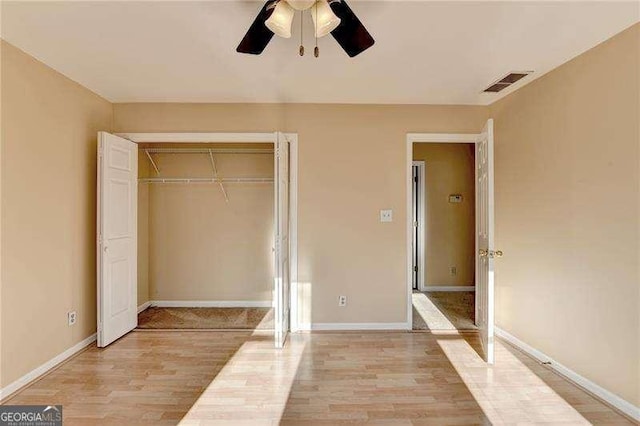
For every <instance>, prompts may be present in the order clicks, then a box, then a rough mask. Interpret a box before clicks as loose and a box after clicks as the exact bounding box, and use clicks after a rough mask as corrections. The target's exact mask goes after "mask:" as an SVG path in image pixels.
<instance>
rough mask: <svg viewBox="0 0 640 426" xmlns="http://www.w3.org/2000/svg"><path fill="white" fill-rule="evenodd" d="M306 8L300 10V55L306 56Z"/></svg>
mask: <svg viewBox="0 0 640 426" xmlns="http://www.w3.org/2000/svg"><path fill="white" fill-rule="evenodd" d="M303 24H304V10H301V11H300V56H304V40H303V37H304V31H303V29H304V27H303Z"/></svg>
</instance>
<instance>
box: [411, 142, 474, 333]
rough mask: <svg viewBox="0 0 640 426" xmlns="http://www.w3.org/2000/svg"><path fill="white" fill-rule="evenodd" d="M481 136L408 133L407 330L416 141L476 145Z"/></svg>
mask: <svg viewBox="0 0 640 426" xmlns="http://www.w3.org/2000/svg"><path fill="white" fill-rule="evenodd" d="M479 137H480V134H479V133H407V147H406V149H407V151H406V167H405V168H406V183H407V193H406V203H407V219H406V221H407V285H406V289H407V323H406V329H407V330H411V329H412V328H413V308H412V300H411V294H412V293H413V282H412V279H411V276H412V268H413V260H412V258H411V254H412V252H413V250H412V248H411V247H412V241H413V236H412V233H413V215H412V212H411V207H412V206H413V184H412V179H413V173H412V166H413V144H414V143H472V144H474V145H475V144H476V143H477V142H478V139H479ZM474 169H475V167H474ZM476 172H477V170H476ZM476 180H477V179H476ZM475 185H476V183H475V180H474V186H475ZM423 198H424V197H423ZM475 234H476V237H475V238H476V244H475V245H476V247H475V253H477V252H478V241H477V238H478V237H477V235H478V233H477V231H476V232H475ZM423 245H424V244H423ZM476 257H477V256H476ZM423 271H424V269H423ZM476 275H477V274H476ZM475 284H476V283H474V285H475ZM476 297H477V293H476ZM476 306H477V303H476ZM475 316H476V317H477V316H478V315H477V313H476V315H475ZM474 321H475V319H474Z"/></svg>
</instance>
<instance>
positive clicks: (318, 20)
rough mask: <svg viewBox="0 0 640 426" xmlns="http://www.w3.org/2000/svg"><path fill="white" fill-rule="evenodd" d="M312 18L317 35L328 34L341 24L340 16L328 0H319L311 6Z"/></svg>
mask: <svg viewBox="0 0 640 426" xmlns="http://www.w3.org/2000/svg"><path fill="white" fill-rule="evenodd" d="M311 18H312V19H313V26H314V27H315V31H316V36H317V37H324V36H326V35H327V34H329V33H330V32H331V31H333V30H335V29H336V28H338V25H340V18H338V17H337V16H336V14H335V13H333V10H331V6H329V3H328V2H327V0H318V1H316V2H315V4H314V5H313V6H311Z"/></svg>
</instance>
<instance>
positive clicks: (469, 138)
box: [407, 133, 480, 145]
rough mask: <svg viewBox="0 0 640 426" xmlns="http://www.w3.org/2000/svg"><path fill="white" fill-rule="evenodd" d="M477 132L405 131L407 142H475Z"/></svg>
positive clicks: (477, 135) (410, 143) (411, 143)
mask: <svg viewBox="0 0 640 426" xmlns="http://www.w3.org/2000/svg"><path fill="white" fill-rule="evenodd" d="M479 136H480V135H479V134H478V133H407V143H408V144H409V145H413V144H414V143H476V142H477V141H478V137H479Z"/></svg>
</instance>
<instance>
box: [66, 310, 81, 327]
mask: <svg viewBox="0 0 640 426" xmlns="http://www.w3.org/2000/svg"><path fill="white" fill-rule="evenodd" d="M77 318H78V314H76V311H71V312H67V322H68V323H69V325H73V324H75V323H76V319H77Z"/></svg>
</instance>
